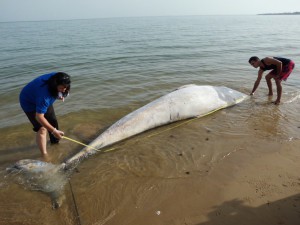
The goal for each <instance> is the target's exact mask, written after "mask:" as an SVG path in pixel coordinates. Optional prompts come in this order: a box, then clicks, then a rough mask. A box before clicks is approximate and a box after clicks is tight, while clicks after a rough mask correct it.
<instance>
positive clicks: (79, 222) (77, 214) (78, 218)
mask: <svg viewBox="0 0 300 225" xmlns="http://www.w3.org/2000/svg"><path fill="white" fill-rule="evenodd" d="M226 107H227V106H223V107H220V108H218V109H215V110H212V111H210V112H208V113H206V114H203V115H201V116H198V117H195V118H191V119H188V120H186V121H184V122H182V123H179V124H177V125H175V126H172V127H170V128H167V129H164V130H162V131H160V132H156V133H153V134H150V135H148V136H146V138H150V137H153V136H156V135H159V134H161V133H164V132H166V131H169V130H172V129H174V128H176V127H180V126H182V125H184V124H187V123H190V122H192V121H194V120H197V119H199V118H200V117H204V116H207V115H209V114H212V113H214V112H216V111H218V110H220V109H223V108H226ZM63 138H65V139H67V140H69V141H73V142H75V143H77V144H80V145H83V146H85V147H88V148H91V149H93V150H96V151H101V150H100V149H96V148H94V147H92V146H90V145H86V144H84V143H82V142H80V141H77V140H74V139H72V138H69V137H66V136H63ZM116 149H117V148H110V149H107V150H104V151H103V152H110V151H114V150H116ZM69 185H70V189H71V193H72V198H73V202H74V206H75V210H76V216H77V220H78V224H79V225H82V223H81V219H80V215H79V210H78V207H77V203H76V200H75V194H74V192H73V188H72V185H71V181H70V180H69Z"/></svg>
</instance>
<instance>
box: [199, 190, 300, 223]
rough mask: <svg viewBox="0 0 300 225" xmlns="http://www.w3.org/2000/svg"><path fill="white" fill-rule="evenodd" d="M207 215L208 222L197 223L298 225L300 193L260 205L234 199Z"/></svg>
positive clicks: (299, 221) (299, 219) (299, 220)
mask: <svg viewBox="0 0 300 225" xmlns="http://www.w3.org/2000/svg"><path fill="white" fill-rule="evenodd" d="M207 217H208V221H207V222H203V223H198V224H195V225H284V224H285V225H298V224H300V194H297V195H294V196H290V197H287V198H284V199H280V200H277V201H273V202H267V203H265V204H263V205H260V206H258V207H251V206H247V205H246V204H245V202H243V201H241V200H232V201H228V202H224V203H223V204H221V205H218V206H216V207H215V208H214V210H213V211H212V212H210V213H209V214H208V215H207Z"/></svg>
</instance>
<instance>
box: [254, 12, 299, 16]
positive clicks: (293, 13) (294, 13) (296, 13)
mask: <svg viewBox="0 0 300 225" xmlns="http://www.w3.org/2000/svg"><path fill="white" fill-rule="evenodd" d="M258 15H300V12H292V13H287V12H285V13H261V14H258Z"/></svg>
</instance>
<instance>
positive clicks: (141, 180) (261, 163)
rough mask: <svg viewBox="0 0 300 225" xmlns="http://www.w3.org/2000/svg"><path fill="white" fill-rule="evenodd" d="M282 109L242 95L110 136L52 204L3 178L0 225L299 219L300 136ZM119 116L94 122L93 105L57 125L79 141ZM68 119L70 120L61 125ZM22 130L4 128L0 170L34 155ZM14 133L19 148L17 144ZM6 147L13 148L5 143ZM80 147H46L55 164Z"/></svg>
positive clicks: (206, 224) (233, 223)
mask: <svg viewBox="0 0 300 225" xmlns="http://www.w3.org/2000/svg"><path fill="white" fill-rule="evenodd" d="M289 107H291V106H289V105H287V106H281V108H278V107H277V108H276V107H274V106H271V105H270V106H268V105H264V107H262V105H261V104H257V103H255V104H252V103H251V102H247V103H246V104H242V105H238V106H235V107H231V108H228V109H225V110H222V111H219V112H216V113H214V114H212V115H210V116H208V117H205V118H201V119H199V120H195V121H193V122H191V123H188V124H184V125H182V126H179V127H177V125H178V124H172V125H170V126H164V127H162V128H158V129H154V130H152V131H150V132H146V133H144V134H141V135H138V136H136V137H133V138H130V139H128V140H126V141H123V142H121V143H118V144H116V145H114V146H113V147H115V151H110V152H107V153H104V154H101V153H100V154H97V155H95V156H92V157H90V158H89V159H87V160H85V161H83V162H82V163H81V164H80V165H79V167H78V171H77V172H76V173H74V174H73V175H72V177H71V179H70V182H69V183H67V185H66V186H65V189H64V194H65V201H64V203H63V205H62V207H61V208H59V209H57V210H53V209H52V208H51V201H50V198H49V196H48V195H47V194H45V193H42V192H39V191H30V190H26V189H25V188H24V187H23V186H22V185H19V184H17V183H14V182H11V180H10V179H5V181H4V182H1V186H0V198H1V199H2V201H1V203H0V209H1V210H0V224H1V225H2V224H28V225H29V224H30V225H32V224H33V225H34V224H47V225H48V224H49V225H50V224H51V225H52V224H70V225H73V224H88V225H90V224H91V225H104V224H105V225H120V224H122V225H139V224H143V225H148V224H149V225H150V224H151V225H153V224H155V225H166V224H170V225H177V224H178V225H181V224H182V225H186V224H189V225H218V224H222V225H224V224H225V225H226V224H230V225H241V224H242V225H244V224H245V225H247V224H249V225H250V224H251V225H252V224H256V225H260V224H261V225H265V224H289V225H293V224H298V223H299V221H300V194H299V193H300V177H299V175H298V173H299V172H298V171H299V169H300V164H299V159H300V152H299V148H298V147H299V145H300V141H299V140H298V138H297V133H298V130H299V128H298V126H297V124H296V123H295V118H296V116H297V114H296V113H295V114H293V113H291V115H292V117H289V116H286V114H285V112H286V110H289ZM250 109H251V110H250ZM294 110H297V108H295V109H294ZM245 112H250V113H245ZM91 114H92V113H91ZM120 114H124V112H121V113H120ZM120 114H115V115H114V114H109V118H106V119H105V120H104V119H103V120H99V121H95V120H94V117H95V116H97V113H96V114H95V115H91V118H92V119H90V121H92V122H85V123H84V122H83V121H84V120H89V116H90V115H89V114H85V115H87V116H86V117H84V118H77V117H76V116H74V115H68V116H67V118H64V119H62V121H65V122H63V123H62V127H65V128H66V131H67V133H69V134H70V136H71V137H73V138H75V139H77V140H80V141H82V142H85V143H88V142H89V141H91V140H93V138H94V137H95V136H97V135H98V133H100V132H101V130H103V129H105V128H106V127H107V126H109V125H110V121H116V120H117V118H119V117H120ZM246 115H247V116H246ZM294 115H295V118H294ZM274 118H275V119H274ZM70 120H72V121H74V123H73V124H67V122H66V121H70ZM288 121H290V122H288ZM291 124H293V125H291ZM175 125H176V127H175ZM172 126H174V128H172ZM169 128H171V129H169ZM287 128H288V129H287ZM23 129H24V127H20V128H12V130H11V132H10V135H8V134H7V133H9V132H7V131H6V132H7V133H6V134H4V135H3V137H4V140H6V146H9V148H8V150H6V151H4V150H1V152H2V156H3V158H2V159H1V160H2V161H1V165H2V168H3V167H5V166H7V165H9V163H11V162H13V161H16V160H18V159H22V158H39V156H38V150H37V149H36V148H35V145H34V139H33V138H32V133H31V132H29V131H28V132H21V131H22V130H23ZM27 130H28V128H27ZM21 137H22V138H23V142H22V143H23V144H24V142H27V143H25V146H27V149H24V150H22V149H21V147H20V146H21V145H20V144H19V143H18V142H16V141H17V140H20V138H21ZM25 140H26V141H25ZM14 141H15V142H14ZM15 146H19V147H20V148H16V150H15V151H13V150H14V147H15ZM80 149H81V147H80V146H78V145H76V144H74V143H70V142H68V141H67V140H63V141H62V142H61V143H60V144H59V145H54V146H49V152H50V156H51V160H52V162H54V163H59V162H62V161H63V159H65V158H66V157H68V156H69V155H71V154H73V153H75V152H77V151H78V150H80ZM9 150H12V153H10V152H9ZM1 175H2V176H3V177H4V176H6V175H5V174H4V173H3V172H2V173H1Z"/></svg>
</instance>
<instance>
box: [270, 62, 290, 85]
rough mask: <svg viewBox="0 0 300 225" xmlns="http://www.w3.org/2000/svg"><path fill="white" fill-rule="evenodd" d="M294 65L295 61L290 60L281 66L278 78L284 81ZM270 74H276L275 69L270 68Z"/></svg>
mask: <svg viewBox="0 0 300 225" xmlns="http://www.w3.org/2000/svg"><path fill="white" fill-rule="evenodd" d="M294 67H295V63H294V62H293V61H292V60H291V61H290V63H289V64H287V65H285V66H283V68H282V71H281V74H280V80H284V81H286V79H287V78H288V77H289V76H290V74H291V73H292V71H293V69H294ZM270 74H272V75H274V76H276V71H274V70H272V71H271V72H270Z"/></svg>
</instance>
